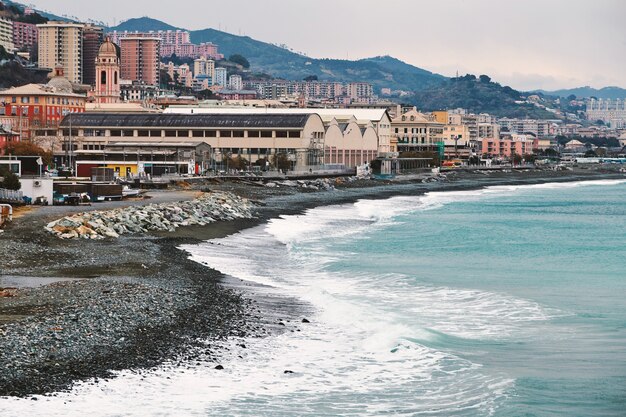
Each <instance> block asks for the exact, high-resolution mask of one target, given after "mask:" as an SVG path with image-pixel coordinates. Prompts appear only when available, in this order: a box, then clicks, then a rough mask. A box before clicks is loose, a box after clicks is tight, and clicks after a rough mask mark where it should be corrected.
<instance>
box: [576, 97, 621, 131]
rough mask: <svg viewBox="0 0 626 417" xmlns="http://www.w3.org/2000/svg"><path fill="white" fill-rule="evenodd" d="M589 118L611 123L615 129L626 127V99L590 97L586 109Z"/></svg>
mask: <svg viewBox="0 0 626 417" xmlns="http://www.w3.org/2000/svg"><path fill="white" fill-rule="evenodd" d="M585 114H586V116H587V120H590V121H593V122H595V121H598V120H602V121H603V122H604V123H606V124H608V125H610V126H611V127H612V128H614V129H622V128H624V127H626V99H622V100H620V99H616V100H603V99H598V100H596V99H593V98H592V99H590V100H588V101H587V110H586V111H585Z"/></svg>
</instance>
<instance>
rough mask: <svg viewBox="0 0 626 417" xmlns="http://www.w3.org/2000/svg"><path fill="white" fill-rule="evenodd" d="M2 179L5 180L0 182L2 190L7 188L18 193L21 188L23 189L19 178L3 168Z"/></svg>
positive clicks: (0, 174)
mask: <svg viewBox="0 0 626 417" xmlns="http://www.w3.org/2000/svg"><path fill="white" fill-rule="evenodd" d="M0 177H2V178H3V179H2V182H0V188H5V189H7V190H13V191H18V190H19V189H20V188H22V184H21V183H20V179H19V177H18V176H17V175H15V173H13V172H12V171H10V170H9V169H7V168H5V167H3V168H1V169H0Z"/></svg>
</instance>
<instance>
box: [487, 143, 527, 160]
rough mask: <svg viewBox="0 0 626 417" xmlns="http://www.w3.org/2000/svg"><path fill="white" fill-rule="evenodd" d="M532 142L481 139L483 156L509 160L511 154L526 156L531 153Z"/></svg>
mask: <svg viewBox="0 0 626 417" xmlns="http://www.w3.org/2000/svg"><path fill="white" fill-rule="evenodd" d="M533 145H534V142H533V141H532V140H527V139H511V138H506V139H483V140H482V152H483V155H485V154H488V155H492V156H500V157H504V158H510V157H511V156H512V155H513V154H517V155H526V154H531V153H533Z"/></svg>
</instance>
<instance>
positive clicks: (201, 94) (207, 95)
mask: <svg viewBox="0 0 626 417" xmlns="http://www.w3.org/2000/svg"><path fill="white" fill-rule="evenodd" d="M196 96H198V98H199V99H202V100H209V99H211V98H213V97H214V96H215V94H213V91H211V90H202V91H198V92H197V93H196Z"/></svg>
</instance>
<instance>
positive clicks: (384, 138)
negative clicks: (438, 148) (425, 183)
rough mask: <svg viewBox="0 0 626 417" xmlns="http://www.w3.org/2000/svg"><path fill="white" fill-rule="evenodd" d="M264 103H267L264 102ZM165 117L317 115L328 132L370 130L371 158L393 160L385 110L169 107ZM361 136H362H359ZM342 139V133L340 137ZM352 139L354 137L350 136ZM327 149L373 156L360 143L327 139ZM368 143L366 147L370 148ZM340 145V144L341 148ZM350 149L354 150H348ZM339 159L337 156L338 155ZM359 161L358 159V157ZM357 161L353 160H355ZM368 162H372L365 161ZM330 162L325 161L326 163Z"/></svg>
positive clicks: (388, 123)
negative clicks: (333, 128) (334, 127)
mask: <svg viewBox="0 0 626 417" xmlns="http://www.w3.org/2000/svg"><path fill="white" fill-rule="evenodd" d="M264 103H266V102H264ZM164 112H165V113H170V114H244V115H245V114H317V115H318V116H320V117H321V118H322V120H323V122H324V124H325V126H326V127H327V128H328V127H329V126H330V123H331V122H332V121H333V120H335V121H336V122H337V123H338V124H340V125H344V124H347V123H351V122H352V121H356V124H357V125H358V126H359V128H360V129H361V130H362V131H363V130H364V129H368V128H369V127H370V126H371V128H372V129H373V132H374V134H375V135H376V147H375V149H374V150H376V152H374V154H377V155H378V156H393V155H392V153H393V151H392V149H391V138H392V133H391V117H390V116H389V112H388V111H387V110H386V109H357V108H324V109H322V108H272V107H267V106H257V107H252V106H247V107H241V106H233V107H226V106H217V107H204V106H202V105H200V106H193V107H189V106H186V107H170V108H168V109H165V111H164ZM342 132H346V129H343V130H342ZM362 133H363V132H362ZM342 137H343V133H342ZM351 137H354V136H351ZM326 140H327V145H328V143H331V144H332V143H337V144H338V145H330V146H335V147H336V149H335V151H336V152H342V151H343V150H347V149H351V150H357V149H360V150H362V151H363V155H364V156H363V158H368V157H370V156H371V155H372V152H371V151H372V150H373V149H372V148H371V147H359V145H358V144H360V143H361V142H360V141H357V142H355V143H356V144H351V143H346V142H341V141H339V142H333V140H334V139H333V138H331V137H329V136H328V135H327V136H326ZM365 142H366V143H368V145H367V146H370V145H371V144H370V143H369V142H367V140H365ZM341 143H343V144H341ZM351 147H353V148H351ZM337 155H339V153H338V154H337ZM358 158H361V157H360V156H359V157H358ZM355 159H356V157H355ZM367 160H371V159H367ZM328 161H329V160H328V159H327V160H326V162H328Z"/></svg>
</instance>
